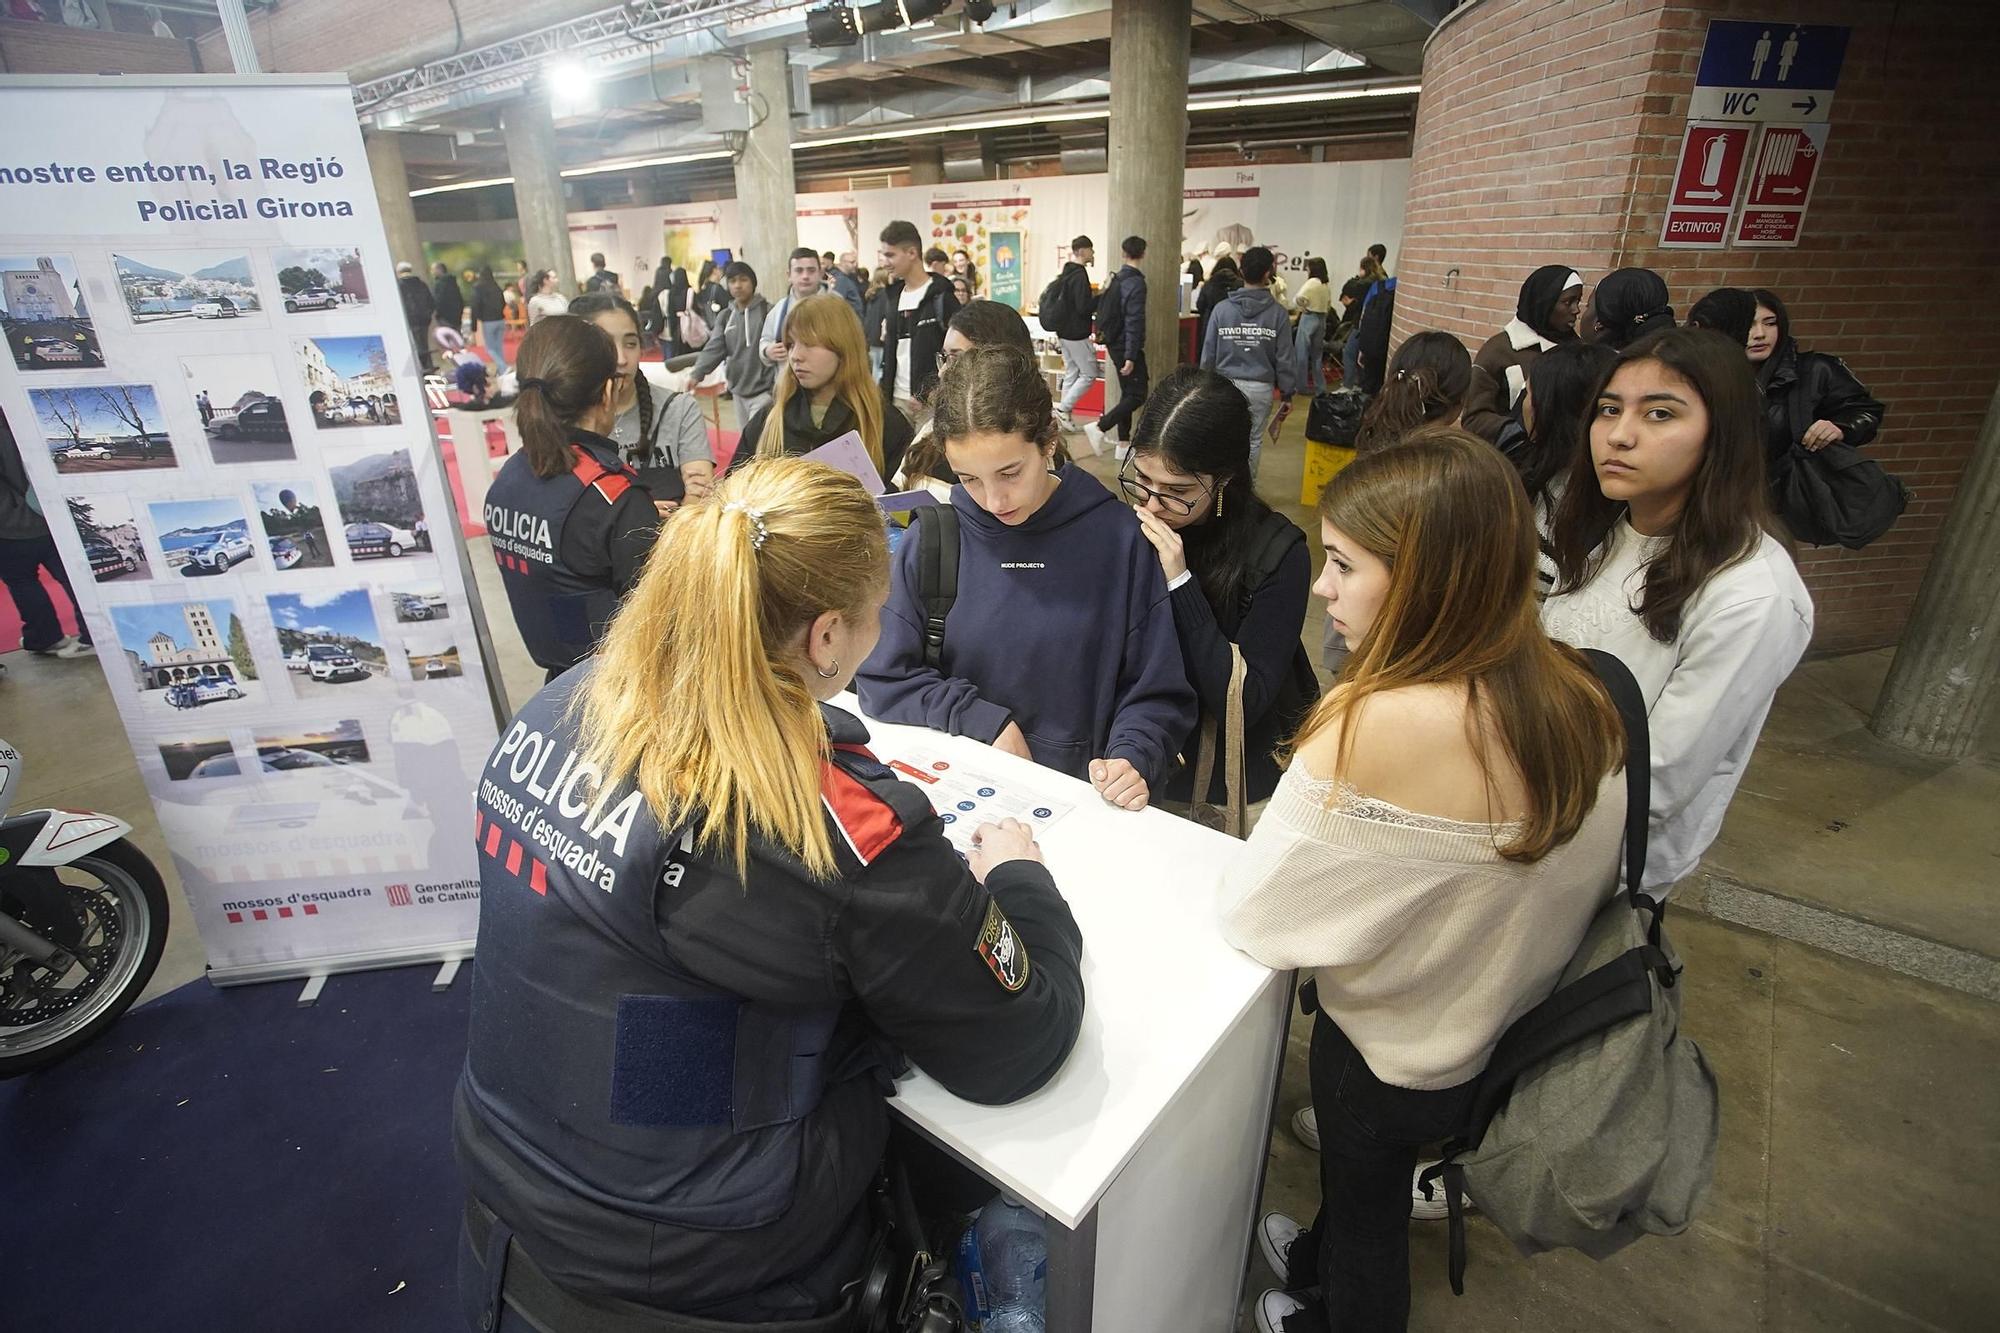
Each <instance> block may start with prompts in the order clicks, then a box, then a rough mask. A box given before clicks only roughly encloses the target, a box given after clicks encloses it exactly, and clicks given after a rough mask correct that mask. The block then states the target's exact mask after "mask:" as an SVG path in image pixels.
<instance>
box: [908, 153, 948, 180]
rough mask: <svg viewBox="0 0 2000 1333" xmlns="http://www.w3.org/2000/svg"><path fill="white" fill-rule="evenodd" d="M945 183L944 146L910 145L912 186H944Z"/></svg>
mask: <svg viewBox="0 0 2000 1333" xmlns="http://www.w3.org/2000/svg"><path fill="white" fill-rule="evenodd" d="M943 183H944V145H943V144H935V143H912V144H911V145H910V184H912V185H942V184H943Z"/></svg>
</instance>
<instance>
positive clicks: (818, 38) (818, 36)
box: [806, 0, 861, 46]
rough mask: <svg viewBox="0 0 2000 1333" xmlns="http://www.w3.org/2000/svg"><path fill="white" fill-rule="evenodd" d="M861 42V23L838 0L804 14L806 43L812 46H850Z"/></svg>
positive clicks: (852, 12) (850, 10)
mask: <svg viewBox="0 0 2000 1333" xmlns="http://www.w3.org/2000/svg"><path fill="white" fill-rule="evenodd" d="M860 40H861V22H860V20H859V18H858V17H857V16H856V15H855V13H854V11H853V10H852V9H850V8H848V7H847V6H846V5H844V4H842V3H840V0H834V3H832V4H830V5H827V6H825V7H824V8H821V9H813V10H808V11H807V12H806V41H807V43H808V44H810V45H812V46H852V45H854V44H855V43H856V42H858V41H860Z"/></svg>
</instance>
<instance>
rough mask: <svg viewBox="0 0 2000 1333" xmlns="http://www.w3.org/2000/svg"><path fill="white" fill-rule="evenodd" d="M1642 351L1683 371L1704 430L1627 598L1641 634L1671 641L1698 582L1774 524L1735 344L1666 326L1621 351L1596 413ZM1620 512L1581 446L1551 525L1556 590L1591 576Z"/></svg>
mask: <svg viewBox="0 0 2000 1333" xmlns="http://www.w3.org/2000/svg"><path fill="white" fill-rule="evenodd" d="M1640 361H1657V362H1658V363H1659V364H1660V365H1662V366H1665V367H1666V368H1667V369H1668V370H1670V371H1672V372H1673V373H1674V374H1676V375H1678V376H1680V377H1681V378H1682V379H1684V380H1686V381H1687V382H1688V384H1689V385H1690V386H1691V387H1692V388H1693V389H1694V391H1695V393H1696V394H1697V395H1699V396H1700V398H1701V401H1702V405H1703V406H1704V407H1706V408H1707V409H1708V439H1707V441H1706V443H1705V446H1704V448H1703V450H1702V457H1701V462H1700V463H1699V464H1698V465H1697V466H1696V467H1695V472H1694V478H1693V480H1692V481H1691V482H1690V483H1689V487H1688V497H1687V504H1686V506H1685V507H1684V508H1682V510H1681V515H1680V517H1679V518H1678V519H1677V520H1675V522H1674V530H1673V540H1672V541H1671V542H1669V543H1668V544H1667V547H1666V549H1665V550H1664V551H1662V552H1661V553H1660V554H1659V555H1658V556H1655V557H1654V558H1653V559H1652V560H1651V561H1649V562H1648V563H1647V565H1646V586H1645V591H1644V593H1643V594H1641V596H1640V598H1639V603H1638V605H1637V606H1635V607H1634V608H1633V610H1634V611H1636V612H1637V613H1638V616H1639V619H1640V620H1642V621H1644V622H1645V625H1646V632H1647V633H1648V634H1650V635H1652V636H1653V637H1654V638H1655V639H1658V640H1659V641H1660V642H1662V643H1671V642H1673V640H1674V638H1675V636H1677V635H1678V634H1679V633H1680V627H1681V614H1682V612H1684V611H1685V610H1686V609H1687V604H1688V603H1689V602H1690V601H1692V600H1693V599H1694V597H1695V595H1696V594H1698V593H1699V592H1700V591H1701V589H1702V585H1703V584H1705V583H1707V582H1708V580H1709V579H1710V578H1711V577H1713V576H1714V575H1715V573H1716V572H1717V571H1718V570H1721V569H1725V568H1727V567H1728V566H1730V565H1733V564H1735V563H1736V562H1737V561H1739V560H1742V559H1744V558H1745V557H1747V556H1749V555H1751V554H1752V553H1753V552H1755V551H1756V549H1757V546H1758V543H1759V542H1760V541H1761V540H1762V537H1763V534H1764V533H1765V532H1767V531H1769V530H1770V529H1771V528H1772V526H1773V520H1772V518H1771V512H1770V507H1769V502H1768V500H1767V499H1766V496H1767V495H1768V493H1769V492H1768V487H1767V486H1766V484H1765V480H1764V407H1763V395H1762V394H1760V393H1759V392H1758V390H1757V381H1756V379H1755V377H1754V376H1753V375H1752V374H1751V373H1750V363H1749V361H1748V360H1746V359H1745V357H1744V355H1743V349H1742V347H1741V346H1739V345H1738V344H1736V343H1733V342H1731V341H1730V340H1729V339H1727V338H1725V337H1723V336H1722V335H1721V334H1719V333H1712V332H1710V331H1709V330H1707V329H1676V328H1668V329H1664V330H1662V331H1661V332H1659V333H1657V334H1654V335H1653V336H1651V337H1648V338H1645V339H1643V340H1641V341H1639V342H1636V343H1634V344H1633V345H1632V346H1630V347H1628V348H1626V349H1625V351H1624V352H1623V353H1621V354H1620V355H1619V358H1618V361H1617V363H1616V364H1615V365H1613V366H1612V367H1611V369H1610V371H1609V373H1607V374H1606V375H1605V377H1604V380H1603V382H1602V383H1600V384H1599V385H1598V387H1597V390H1596V392H1595V393H1594V394H1593V396H1592V402H1593V407H1592V421H1593V423H1594V422H1595V421H1596V409H1595V402H1596V399H1597V398H1598V397H1599V396H1601V395H1602V394H1603V392H1604V389H1605V387H1606V386H1608V385H1609V384H1610V382H1611V380H1612V378H1613V376H1615V375H1616V374H1617V373H1618V371H1619V370H1620V369H1622V368H1623V367H1625V366H1628V365H1632V364H1634V363H1636V362H1640ZM1624 512H1625V506H1624V505H1623V504H1622V503H1621V502H1619V501H1617V500H1612V499H1608V498H1607V497H1606V496H1605V494H1604V492H1603V490H1602V489H1600V488H1599V486H1598V484H1597V465H1596V462H1595V460H1594V459H1593V457H1592V451H1591V450H1589V449H1582V450H1579V451H1578V453H1577V456H1576V458H1575V459H1574V461H1573V462H1572V463H1571V465H1570V470H1569V480H1568V484H1567V485H1566V487H1565V488H1564V490H1563V495H1562V500H1561V501H1560V502H1559V503H1558V504H1557V505H1556V512H1555V519H1554V521H1553V522H1552V523H1551V524H1550V530H1549V545H1550V547H1551V548H1552V550H1553V552H1554V555H1555V561H1556V576H1557V577H1556V595H1558V596H1560V595H1561V594H1563V593H1567V592H1574V591H1575V590H1576V589H1578V588H1581V587H1582V586H1583V585H1584V584H1586V583H1588V582H1590V580H1591V577H1592V576H1593V575H1595V574H1596V573H1597V570H1598V567H1599V566H1600V565H1601V564H1602V563H1603V557H1604V553H1603V547H1604V543H1605V538H1606V537H1608V536H1609V535H1610V533H1611V529H1612V526H1613V525H1614V524H1616V523H1617V522H1618V519H1619V516H1620V515H1621V514H1623V513H1624Z"/></svg>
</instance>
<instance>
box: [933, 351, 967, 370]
mask: <svg viewBox="0 0 2000 1333" xmlns="http://www.w3.org/2000/svg"><path fill="white" fill-rule="evenodd" d="M964 350H965V349H964V348H962V347H954V348H952V349H951V350H950V351H948V352H939V353H938V354H937V367H938V374H940V375H942V374H944V368H945V367H946V366H948V365H950V364H951V363H952V362H954V361H956V360H958V354H959V353H960V352H962V351H964Z"/></svg>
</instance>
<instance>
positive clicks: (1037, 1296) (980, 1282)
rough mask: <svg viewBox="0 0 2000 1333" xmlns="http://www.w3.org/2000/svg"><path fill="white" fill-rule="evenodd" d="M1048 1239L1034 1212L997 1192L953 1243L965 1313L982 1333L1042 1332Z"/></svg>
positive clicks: (1042, 1224)
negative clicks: (960, 1236) (961, 1236)
mask: <svg viewBox="0 0 2000 1333" xmlns="http://www.w3.org/2000/svg"><path fill="white" fill-rule="evenodd" d="M1048 1254H1049V1251H1048V1239H1047V1232H1046V1230H1045V1224H1044V1223H1043V1221H1042V1219H1041V1217H1040V1216H1039V1215H1038V1214H1036V1213H1035V1211H1034V1210H1033V1209H1031V1208H1029V1207H1027V1206H1026V1205H1025V1204H1021V1203H1017V1202H1015V1201H1014V1200H1012V1199H1010V1198H1008V1197H1007V1196H1006V1195H1004V1194H1003V1195H1001V1196H1000V1197H999V1198H997V1199H995V1200H993V1202H991V1203H989V1204H987V1205H986V1207H984V1208H982V1209H980V1211H979V1216H978V1218H977V1219H976V1220H975V1221H974V1222H973V1224H972V1226H971V1228H970V1229H969V1230H967V1231H966V1233H965V1236H964V1237H963V1238H962V1239H961V1240H960V1241H959V1245H958V1266H959V1275H960V1280H961V1282H962V1284H963V1286H964V1288H965V1293H966V1304H967V1306H968V1309H967V1311H966V1313H967V1314H968V1315H969V1316H971V1317H972V1318H974V1319H976V1320H977V1321H978V1322H979V1328H980V1330H981V1333H1043V1330H1044V1329H1045V1327H1046V1323H1045V1316H1044V1311H1045V1308H1046V1307H1045V1291H1046V1287H1047V1280H1048Z"/></svg>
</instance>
